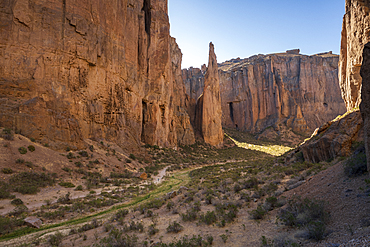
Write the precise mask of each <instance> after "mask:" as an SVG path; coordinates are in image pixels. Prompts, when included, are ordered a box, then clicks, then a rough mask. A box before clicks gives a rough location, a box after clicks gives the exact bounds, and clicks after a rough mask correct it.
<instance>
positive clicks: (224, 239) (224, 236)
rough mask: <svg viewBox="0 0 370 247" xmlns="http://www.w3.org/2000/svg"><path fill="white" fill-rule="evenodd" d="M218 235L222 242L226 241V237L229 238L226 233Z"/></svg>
mask: <svg viewBox="0 0 370 247" xmlns="http://www.w3.org/2000/svg"><path fill="white" fill-rule="evenodd" d="M220 237H221V239H222V241H223V242H224V243H226V241H227V239H228V238H229V236H227V235H226V234H222V235H220Z"/></svg>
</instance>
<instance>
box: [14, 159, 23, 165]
mask: <svg viewBox="0 0 370 247" xmlns="http://www.w3.org/2000/svg"><path fill="white" fill-rule="evenodd" d="M15 163H17V164H23V163H24V159H17V160H16V161H15Z"/></svg>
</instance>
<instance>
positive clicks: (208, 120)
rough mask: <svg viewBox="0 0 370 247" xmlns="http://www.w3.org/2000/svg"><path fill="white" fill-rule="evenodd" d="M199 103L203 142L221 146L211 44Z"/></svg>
mask: <svg viewBox="0 0 370 247" xmlns="http://www.w3.org/2000/svg"><path fill="white" fill-rule="evenodd" d="M199 103H201V104H200V105H202V107H201V108H202V109H201V111H202V112H201V116H202V117H201V123H200V124H201V128H200V129H201V132H202V136H203V139H204V141H205V142H206V143H208V144H211V145H213V146H220V145H222V142H223V136H224V134H223V131H222V125H221V117H222V111H221V96H220V80H219V76H218V65H217V58H216V54H215V50H214V45H213V44H212V42H211V43H210V44H209V60H208V69H207V72H206V75H205V81H204V91H203V96H201V99H199ZM198 109H199V108H198Z"/></svg>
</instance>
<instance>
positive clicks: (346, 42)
mask: <svg viewBox="0 0 370 247" xmlns="http://www.w3.org/2000/svg"><path fill="white" fill-rule="evenodd" d="M369 13H370V1H369V0H346V14H345V15H344V17H343V28H342V40H341V52H340V61H339V83H340V87H341V91H342V97H343V99H344V101H345V103H346V107H347V110H349V111H350V110H352V109H354V108H357V107H359V105H360V102H361V85H362V78H361V76H360V69H361V64H362V59H363V57H362V51H363V48H364V45H365V44H366V43H367V42H369V41H370V35H369V32H370V14H369Z"/></svg>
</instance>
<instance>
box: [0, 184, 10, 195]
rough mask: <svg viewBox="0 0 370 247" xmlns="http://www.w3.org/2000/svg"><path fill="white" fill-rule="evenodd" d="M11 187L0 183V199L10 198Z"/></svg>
mask: <svg viewBox="0 0 370 247" xmlns="http://www.w3.org/2000/svg"><path fill="white" fill-rule="evenodd" d="M10 191H11V186H10V185H9V184H7V183H5V182H3V181H0V199H6V198H11V197H12V195H11V194H10Z"/></svg>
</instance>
